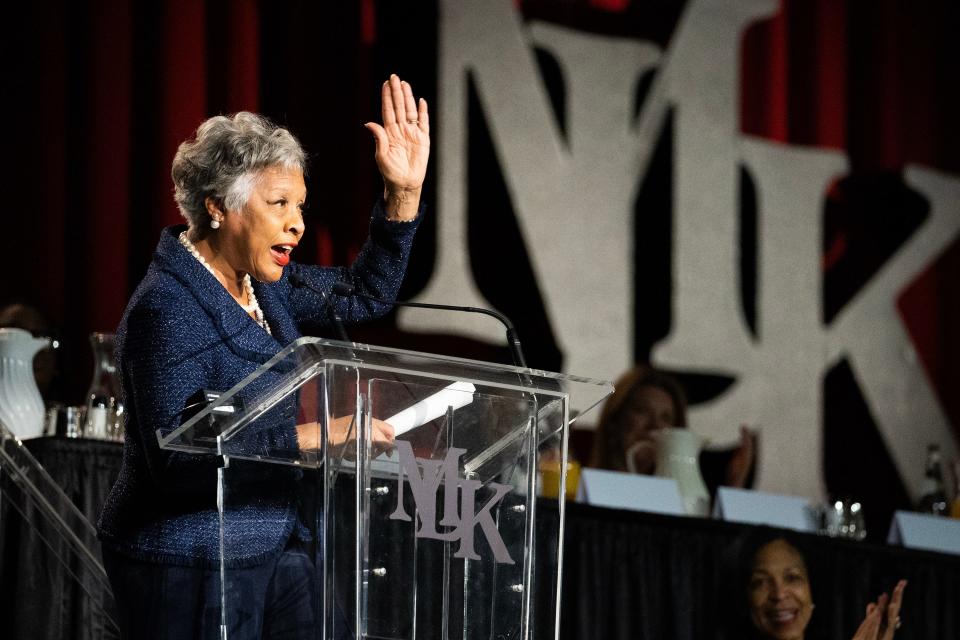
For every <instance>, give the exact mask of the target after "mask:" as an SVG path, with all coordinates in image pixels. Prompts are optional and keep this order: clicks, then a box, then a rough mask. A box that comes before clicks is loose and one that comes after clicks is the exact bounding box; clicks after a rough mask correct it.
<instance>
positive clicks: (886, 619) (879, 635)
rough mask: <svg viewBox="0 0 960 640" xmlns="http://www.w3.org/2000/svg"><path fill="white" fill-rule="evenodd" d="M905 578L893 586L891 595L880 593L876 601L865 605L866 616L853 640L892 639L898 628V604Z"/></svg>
mask: <svg viewBox="0 0 960 640" xmlns="http://www.w3.org/2000/svg"><path fill="white" fill-rule="evenodd" d="M906 586H907V581H906V580H901V581H900V582H898V583H897V586H895V587H894V588H893V595H892V596H889V597H888V596H887V594H885V593H884V594H882V595H881V596H880V597H879V598H877V601H876V602H871V603H870V604H868V605H867V617H866V618H864V619H863V622H862V623H861V624H860V628H859V629H857V632H856V633H855V634H854V636H853V640H892V638H893V634H894V632H895V631H896V630H897V629H899V628H900V605H901V604H902V602H903V590H904V589H905V588H906Z"/></svg>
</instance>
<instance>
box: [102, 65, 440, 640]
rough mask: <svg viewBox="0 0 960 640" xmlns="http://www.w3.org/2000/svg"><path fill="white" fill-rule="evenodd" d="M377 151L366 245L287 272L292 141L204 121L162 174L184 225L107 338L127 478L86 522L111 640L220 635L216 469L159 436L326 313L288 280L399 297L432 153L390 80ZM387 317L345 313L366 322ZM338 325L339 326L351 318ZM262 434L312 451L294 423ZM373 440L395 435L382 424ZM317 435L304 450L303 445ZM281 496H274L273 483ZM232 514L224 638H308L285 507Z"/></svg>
mask: <svg viewBox="0 0 960 640" xmlns="http://www.w3.org/2000/svg"><path fill="white" fill-rule="evenodd" d="M382 103H383V107H382V115H383V124H382V125H379V124H376V123H367V125H366V127H367V129H369V130H370V132H371V133H372V135H373V137H374V140H375V142H376V154H375V157H376V162H377V166H378V168H379V170H380V173H381V175H382V176H383V182H384V195H383V199H382V200H381V201H380V202H378V203H377V204H376V205H375V206H374V209H373V216H372V218H371V221H370V237H369V239H368V241H367V242H366V244H365V245H364V247H363V249H362V250H361V251H360V254H359V255H358V256H357V258H356V260H355V261H354V263H353V264H352V265H351V266H350V267H348V268H322V267H317V266H304V265H299V264H296V263H295V262H293V261H292V260H291V253H292V252H293V251H294V250H295V249H296V247H297V243H299V242H300V240H301V239H302V238H303V232H304V220H303V209H304V206H305V204H306V200H307V190H306V186H305V184H304V172H305V171H306V154H305V153H304V151H303V149H302V148H301V146H300V144H299V142H298V141H297V140H296V138H294V137H293V135H292V134H291V133H290V132H289V131H287V130H286V129H283V128H281V127H278V126H276V125H275V124H273V123H271V122H270V121H269V120H267V119H266V118H263V117H261V116H258V115H254V114H252V113H244V112H241V113H238V114H236V115H234V116H232V117H224V116H217V117H213V118H210V119H209V120H207V121H206V122H204V123H203V124H201V125H200V127H199V128H198V129H197V132H196V137H195V138H194V139H192V140H189V141H187V142H184V143H183V144H182V145H180V148H179V150H178V151H177V154H176V157H175V158H174V160H173V171H172V173H173V182H174V187H175V198H176V201H177V204H178V205H179V207H180V211H181V212H182V213H183V216H184V217H185V218H186V219H187V222H188V224H187V226H186V227H170V228H167V229H165V230H164V231H163V233H162V235H161V238H160V243H159V245H158V247H157V250H156V253H155V254H154V257H153V261H152V263H151V265H150V268H149V270H148V272H147V275H146V277H145V278H144V279H143V281H142V282H141V283H140V285H139V286H138V287H137V290H136V291H135V293H134V294H133V297H132V299H131V300H130V303H129V305H128V306H127V310H126V312H125V313H124V316H123V320H122V321H121V324H120V328H119V330H118V343H117V344H118V351H117V353H118V361H119V367H120V371H121V372H122V381H123V393H124V399H125V402H126V407H128V410H129V415H128V418H127V431H126V441H125V443H124V451H123V466H122V468H121V471H120V475H119V478H118V479H117V482H116V484H115V485H114V487H113V490H112V491H111V493H110V495H109V497H108V499H107V502H106V505H105V506H104V510H103V513H102V514H101V518H100V523H99V532H100V538H101V541H102V546H103V552H104V563H105V565H106V568H107V573H108V574H109V576H110V580H111V583H112V585H113V588H114V594H115V596H116V600H117V605H118V608H119V614H120V616H119V618H120V625H121V632H122V634H123V636H124V637H128V638H197V637H200V638H208V637H209V638H214V637H216V638H219V637H220V582H219V575H218V572H217V570H216V569H217V560H218V552H219V533H218V531H219V529H218V520H217V504H216V491H215V488H216V468H217V460H216V459H215V458H214V457H213V456H208V457H203V456H193V455H188V454H183V453H176V452H170V451H163V450H160V448H159V446H158V444H157V440H156V435H155V434H156V432H157V430H158V429H160V430H164V431H169V430H171V429H173V428H175V427H176V426H177V425H178V424H180V422H181V421H182V420H183V412H184V409H185V407H187V405H188V404H190V402H191V398H193V397H194V396H195V394H197V392H202V390H204V389H209V390H226V389H229V388H231V387H233V386H234V385H235V384H237V383H238V382H240V381H241V380H242V379H243V378H244V377H245V376H247V375H248V374H250V373H251V372H252V371H254V370H256V368H257V367H259V366H260V365H261V364H263V363H264V362H265V361H266V360H268V359H269V358H270V357H272V356H273V355H275V354H276V353H277V352H278V351H280V349H281V348H282V347H284V346H285V345H287V344H289V343H290V342H291V341H293V340H295V339H296V338H298V337H300V331H301V328H303V327H309V326H317V325H322V324H324V322H325V317H326V315H325V313H324V309H323V304H322V301H321V300H319V299H318V296H317V295H316V294H315V293H313V292H312V291H310V290H309V289H307V288H299V287H293V286H291V276H293V275H295V276H297V277H298V278H299V279H300V280H302V281H305V282H307V283H308V284H310V285H312V286H313V287H314V288H319V289H322V290H329V289H330V287H331V285H332V284H333V283H334V282H337V281H347V282H349V283H350V284H353V285H354V286H356V287H357V288H358V289H360V290H363V291H365V292H368V293H371V294H373V295H374V296H376V297H379V298H387V299H393V298H395V297H396V294H397V291H398V288H399V286H400V283H401V280H402V279H403V275H404V271H405V269H406V265H407V260H408V257H409V253H410V247H411V244H412V242H413V235H414V232H415V231H416V227H417V225H418V223H419V210H420V189H421V186H422V184H423V179H424V176H425V174H426V167H427V158H428V155H429V150H430V138H429V132H430V128H429V120H428V114H427V105H426V102H425V101H424V100H422V99H421V100H420V101H419V104H418V103H417V102H415V101H414V97H413V93H412V90H411V88H410V85H409V84H407V83H406V82H401V81H400V79H399V78H397V76H395V75H394V76H391V77H390V79H389V80H388V81H387V82H385V83H384V84H383V90H382ZM385 310H386V308H385V307H384V306H382V305H381V306H378V307H376V306H375V307H365V306H360V305H356V306H352V307H350V308H349V309H347V308H344V309H342V310H340V311H341V314H340V315H342V316H344V317H345V319H346V320H354V321H355V320H363V319H365V318H369V317H371V316H373V315H375V314H376V313H377V312H379V311H385ZM348 312H349V313H348ZM262 437H265V438H268V439H271V445H273V446H277V447H288V448H294V449H295V448H297V447H301V448H312V447H315V446H316V442H315V441H313V442H310V441H305V440H304V437H303V435H302V434H299V433H298V432H297V430H295V429H293V427H292V425H277V426H276V427H275V428H271V429H269V430H268V433H266V434H264V435H263V436H262ZM376 437H377V438H378V439H379V440H380V441H381V444H383V442H384V441H385V442H389V441H390V440H391V439H392V431H391V430H390V428H389V426H387V425H385V424H382V423H381V424H380V425H379V432H378V434H377V436H376ZM314 438H315V436H314ZM280 475H281V477H280V478H279V479H278V480H277V482H282V481H283V478H284V477H287V478H289V474H288V476H282V474H280ZM255 494H256V495H255V497H252V498H251V499H250V501H249V505H248V506H247V507H245V508H244V509H242V510H240V515H239V516H238V517H240V518H243V519H244V520H243V522H241V523H240V526H239V527H238V528H237V531H238V533H237V535H239V536H240V537H242V539H241V540H235V541H232V543H235V544H237V545H238V548H243V549H244V550H245V551H246V552H247V556H246V558H245V562H244V563H243V566H242V567H241V569H242V571H243V572H244V578H243V581H242V582H243V585H244V586H243V587H242V592H243V596H242V597H243V599H244V601H243V603H242V605H241V606H242V611H243V614H244V617H243V622H242V625H241V627H240V628H237V629H229V630H228V631H229V633H230V637H231V638H236V637H242V638H261V637H269V638H274V637H283V638H288V637H291V638H300V637H314V635H315V634H316V633H317V630H318V629H319V628H320V627H321V626H322V625H321V624H319V623H320V621H314V620H313V619H312V615H311V610H312V607H311V606H310V598H311V582H310V576H311V574H312V564H311V559H310V556H309V554H307V553H306V552H305V551H304V549H305V547H304V545H303V543H304V542H306V541H309V531H306V530H305V528H304V526H303V525H302V523H300V522H299V520H298V518H297V514H296V505H293V504H288V503H286V502H284V499H283V498H281V497H278V496H282V495H289V494H287V493H286V492H283V491H279V492H276V491H273V492H272V491H271V490H270V487H259V486H258V487H257V488H256V490H255Z"/></svg>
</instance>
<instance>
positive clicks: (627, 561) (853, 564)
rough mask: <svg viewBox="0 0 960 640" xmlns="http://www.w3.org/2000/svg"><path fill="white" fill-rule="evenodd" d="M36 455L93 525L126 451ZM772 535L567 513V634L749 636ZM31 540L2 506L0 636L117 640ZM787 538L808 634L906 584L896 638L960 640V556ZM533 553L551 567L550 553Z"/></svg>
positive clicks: (56, 444)
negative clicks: (809, 600) (805, 571)
mask: <svg viewBox="0 0 960 640" xmlns="http://www.w3.org/2000/svg"><path fill="white" fill-rule="evenodd" d="M28 447H29V448H30V450H31V451H32V453H33V454H34V456H35V457H36V458H37V459H38V460H39V461H40V462H41V464H43V465H44V466H45V467H46V468H47V470H48V471H49V472H50V474H51V475H52V476H53V477H54V479H55V480H57V482H58V483H60V485H61V486H62V487H64V489H65V490H66V491H67V493H68V494H69V495H70V496H71V497H72V498H73V500H74V501H75V502H76V504H77V505H78V506H79V507H80V509H81V510H82V511H83V512H84V513H85V514H86V515H87V517H88V518H90V519H91V521H94V522H95V521H96V517H97V514H98V512H99V509H100V505H101V504H102V503H103V500H104V497H105V496H106V494H107V492H108V491H109V489H110V487H111V485H112V483H113V480H114V478H115V477H116V474H117V471H118V470H119V466H120V455H121V445H119V444H117V443H111V442H99V441H94V440H84V439H64V438H39V439H36V440H32V441H30V442H29V443H28ZM540 513H541V524H540V526H542V527H548V528H549V527H553V528H555V527H556V526H557V525H558V518H557V514H556V509H555V508H551V507H550V505H548V504H546V503H544V505H543V507H542V509H541V510H540ZM773 533H776V532H774V531H773V530H766V529H764V528H762V527H753V526H746V525H738V524H731V523H725V522H719V521H715V520H705V519H700V518H682V517H672V516H661V515H655V514H649V513H640V512H632V511H621V510H613V509H602V508H597V507H591V506H587V505H581V504H569V505H568V506H567V518H566V532H565V541H566V542H565V546H564V563H563V593H562V605H561V606H562V615H561V636H562V637H563V638H584V639H587V638H591V639H592V638H597V639H601V638H602V639H605V640H606V639H610V640H616V639H620V638H622V639H624V640H627V639H629V640H638V639H645V638H649V639H653V638H657V639H661V638H673V639H677V640H682V639H695V638H709V639H714V638H731V639H732V638H737V637H742V629H740V628H737V625H738V624H741V623H742V622H743V620H744V616H745V606H744V604H745V594H744V592H743V589H742V586H741V584H740V582H739V580H738V568H739V564H740V563H738V561H737V560H738V558H737V549H738V546H739V544H740V543H741V542H743V541H744V540H748V539H751V538H755V537H757V536H766V535H771V534H773ZM31 535H32V534H31V532H30V530H29V529H28V528H26V527H24V526H23V524H22V523H20V522H18V521H17V517H16V514H13V513H11V512H10V510H9V509H7V508H5V505H2V504H0V636H2V637H10V638H25V639H32V638H38V639H39V638H43V639H47V638H49V639H52V638H83V639H86V638H97V637H109V635H108V634H106V632H103V631H100V632H98V631H96V626H97V625H89V624H87V623H88V622H89V621H86V620H84V619H83V618H82V615H83V614H82V609H81V608H79V607H77V606H76V603H75V599H76V598H78V597H80V596H79V594H77V593H76V591H75V589H72V588H71V587H70V585H69V576H67V575H66V574H64V572H63V571H60V570H57V568H56V567H54V566H52V565H51V563H49V562H47V561H46V560H44V559H43V558H42V557H41V556H42V545H40V544H39V543H38V542H37V541H36V540H33V539H31ZM791 535H793V536H794V537H795V538H796V539H797V540H798V542H799V543H800V544H801V545H802V546H803V547H804V549H805V551H806V554H807V561H808V564H809V568H810V572H811V581H812V586H813V597H814V602H815V603H816V605H817V606H816V608H815V610H814V616H813V620H812V622H811V625H812V627H811V633H808V637H816V638H834V639H837V640H840V639H849V638H850V637H851V636H852V635H853V632H854V630H855V629H856V627H857V625H858V624H859V623H860V621H861V620H862V618H863V612H864V609H865V607H866V605H867V603H868V602H869V601H870V600H873V599H875V598H876V597H877V596H878V595H879V594H880V593H881V592H882V591H884V590H889V588H890V587H891V586H892V584H893V583H894V582H895V581H896V580H897V579H899V578H906V579H907V580H908V581H909V585H908V587H907V591H906V595H905V601H904V606H903V611H902V613H901V617H902V619H903V627H902V629H901V630H900V631H899V632H898V633H897V636H896V637H897V639H898V640H904V639H911V638H917V639H920V638H923V639H927V638H937V639H940V638H960V557H956V556H949V555H944V554H937V553H930V552H923V551H914V550H909V549H903V548H899V547H888V546H880V545H872V544H865V543H858V542H851V541H845V540H837V539H831V538H824V537H819V536H813V535H804V534H791ZM537 553H538V557H539V558H541V559H542V560H544V561H549V559H550V556H551V554H552V550H550V549H538V550H537ZM78 612H80V613H78ZM543 615H546V612H544V613H543ZM91 628H93V629H94V630H93V631H91V630H90V629H91ZM8 633H9V635H8ZM98 633H99V634H100V635H97V634H98ZM544 640H546V639H544Z"/></svg>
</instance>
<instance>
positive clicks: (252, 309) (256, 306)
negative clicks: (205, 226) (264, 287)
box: [179, 231, 273, 335]
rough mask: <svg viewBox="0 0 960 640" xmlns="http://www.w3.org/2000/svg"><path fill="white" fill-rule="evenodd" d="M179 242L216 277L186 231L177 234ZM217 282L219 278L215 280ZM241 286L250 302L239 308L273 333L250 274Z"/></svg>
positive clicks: (244, 278)
mask: <svg viewBox="0 0 960 640" xmlns="http://www.w3.org/2000/svg"><path fill="white" fill-rule="evenodd" d="M179 239H180V244H182V245H183V248H184V249H186V250H187V251H189V252H190V255H192V256H193V257H194V258H196V259H197V262H199V263H200V264H202V265H203V267H204V268H205V269H206V270H207V271H209V272H210V275H212V276H213V277H214V278H216V277H217V274H215V273H214V272H213V267H211V266H210V265H209V264H208V263H207V261H206V260H204V259H203V256H202V255H200V252H199V251H197V248H196V247H195V246H193V243H192V242H190V238H188V237H187V232H186V231H183V232H181V233H180V236H179ZM217 282H219V280H217ZM243 288H244V289H245V290H246V292H247V300H249V301H250V304H240V303H239V302H237V304H240V308H241V309H243V310H244V311H246V312H247V313H252V314H253V316H254V318H255V319H256V321H257V324H258V325H260V326H261V327H263V329H264V331H266V332H267V333H269V334H271V335H273V332H272V331H270V325H269V323H267V319H266V318H264V317H263V310H262V309H261V308H260V303H259V302H257V296H256V295H254V293H253V282H252V281H251V280H250V274H249V273H245V274H244V275H243Z"/></svg>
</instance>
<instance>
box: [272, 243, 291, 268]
mask: <svg viewBox="0 0 960 640" xmlns="http://www.w3.org/2000/svg"><path fill="white" fill-rule="evenodd" d="M296 246H297V245H295V244H275V245H273V246H272V247H270V254H271V255H272V256H273V261H274V262H276V263H277V264H278V265H280V266H281V267H285V266H287V265H288V264H290V252H291V251H293V248H294V247H296Z"/></svg>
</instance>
